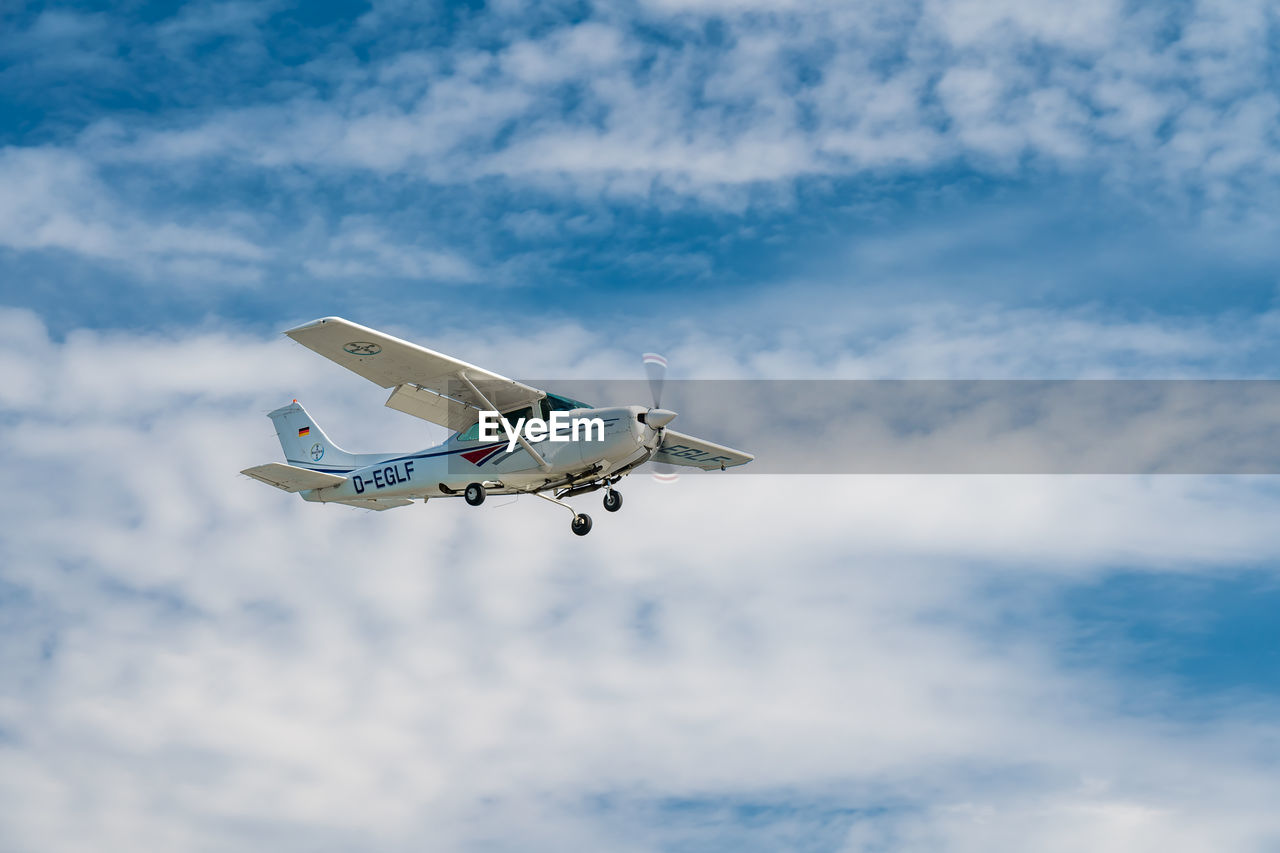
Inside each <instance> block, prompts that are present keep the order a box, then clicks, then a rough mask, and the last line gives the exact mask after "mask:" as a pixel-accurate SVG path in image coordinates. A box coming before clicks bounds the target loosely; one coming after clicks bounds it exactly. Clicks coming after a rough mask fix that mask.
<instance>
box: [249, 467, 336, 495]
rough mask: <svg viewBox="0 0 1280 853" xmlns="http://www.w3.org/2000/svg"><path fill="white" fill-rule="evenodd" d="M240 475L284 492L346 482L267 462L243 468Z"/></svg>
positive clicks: (302, 490)
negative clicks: (246, 475) (245, 475)
mask: <svg viewBox="0 0 1280 853" xmlns="http://www.w3.org/2000/svg"><path fill="white" fill-rule="evenodd" d="M240 473H241V474H248V475H249V476H250V477H252V478H253V479H255V480H260V481H261V482H263V483H266V484H267V485H268V486H275V487H276V488H277V489H283V490H284V491H286V492H304V491H306V490H307V489H323V488H324V487H326V486H336V485H338V484H339V483H343V482H346V479H347V478H346V477H339V476H338V475H337V474H322V473H321V472H319V471H310V470H308V469H306V468H298V467H295V466H293V465H285V464H283V463H280V462H268V463H267V464H266V465H257V466H255V467H253V468H245V469H244V470H243V471H241V472H240Z"/></svg>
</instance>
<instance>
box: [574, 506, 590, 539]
mask: <svg viewBox="0 0 1280 853" xmlns="http://www.w3.org/2000/svg"><path fill="white" fill-rule="evenodd" d="M569 529H570V530H572V531H573V532H574V535H576V536H586V535H587V534H588V533H590V532H591V516H589V515H587V514H586V513H585V512H580V513H578V514H577V515H575V516H574V517H573V522H572V523H570V525H569Z"/></svg>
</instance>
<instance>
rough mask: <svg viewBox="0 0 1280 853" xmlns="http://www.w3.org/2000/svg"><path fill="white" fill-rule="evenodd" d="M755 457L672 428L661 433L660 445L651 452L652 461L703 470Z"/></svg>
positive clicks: (716, 468) (740, 462) (747, 460)
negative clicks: (653, 452)
mask: <svg viewBox="0 0 1280 853" xmlns="http://www.w3.org/2000/svg"><path fill="white" fill-rule="evenodd" d="M752 459H755V457H754V456H752V455H751V454H750V453H743V452H742V451H741V450H734V449H733V448H732V447H725V446H724V445H723V444H715V443H714V442H710V441H706V440H704V439H701V438H694V437H693V436H691V435H685V434H684V433H680V432H676V431H675V430H673V429H668V430H664V431H663V433H662V447H660V448H658V452H657V453H655V454H653V457H652V461H654V462H666V463H667V464H669V465H685V466H687V467H690V468H701V469H702V470H704V471H715V470H724V469H725V468H732V467H733V466H735V465H746V464H747V463H748V462H750V461H751V460H752Z"/></svg>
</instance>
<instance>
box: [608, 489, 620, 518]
mask: <svg viewBox="0 0 1280 853" xmlns="http://www.w3.org/2000/svg"><path fill="white" fill-rule="evenodd" d="M604 508H605V509H606V510H607V511H609V512H617V511H618V510H620V509H622V492H619V491H615V490H613V489H610V490H609V491H607V492H605V493H604Z"/></svg>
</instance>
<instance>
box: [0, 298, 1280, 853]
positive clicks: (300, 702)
mask: <svg viewBox="0 0 1280 853" xmlns="http://www.w3.org/2000/svg"><path fill="white" fill-rule="evenodd" d="M0 322H2V324H3V331H4V336H5V340H7V341H10V342H13V343H15V344H20V345H18V346H15V347H13V348H12V350H11V351H10V354H9V355H7V356H6V358H7V359H8V362H7V363H6V365H5V368H6V375H7V376H11V377H13V378H14V381H13V382H9V383H6V388H5V389H4V394H5V397H4V406H3V417H4V418H5V421H6V423H7V424H8V425H9V429H8V430H7V432H6V435H7V440H6V446H5V459H4V462H5V468H6V470H7V471H9V472H10V475H11V478H12V480H13V482H17V483H24V484H38V486H34V485H29V486H27V487H24V488H22V489H10V490H7V491H6V493H5V497H4V499H3V500H4V514H5V518H6V519H7V521H6V530H7V532H6V535H5V537H4V543H3V549H4V552H3V566H4V569H3V573H2V574H0V589H3V595H2V596H0V618H2V619H3V620H4V622H5V624H6V626H7V627H6V643H5V656H6V660H5V666H4V667H3V669H2V670H0V671H2V672H3V676H0V751H3V755H4V761H3V762H0V789H2V790H3V792H4V796H3V797H0V801H3V802H4V803H5V804H6V805H5V807H4V808H3V809H0V826H2V828H3V834H4V837H5V838H6V839H9V843H10V844H11V845H13V846H14V849H16V850H36V849H40V850H58V849H68V850H70V849H80V848H83V847H84V846H86V845H90V846H93V847H95V848H96V849H103V850H111V849H134V848H136V844H137V843H138V839H139V838H149V839H152V840H158V841H159V843H162V844H163V845H164V846H165V847H166V848H167V849H172V850H213V849H228V848H234V847H239V846H244V845H246V844H250V845H259V844H262V843H269V844H271V846H273V847H277V848H279V849H311V850H313V849H330V848H332V849H343V848H350V847H351V846H359V847H362V848H364V849H377V850H402V849H422V848H423V847H424V846H426V847H431V848H434V849H481V848H486V849H493V848H497V849H517V848H518V849H523V850H528V849H548V850H551V849H558V850H559V849H564V848H565V847H566V846H570V847H609V848H611V849H612V848H623V849H634V850H657V849H679V848H681V847H682V846H687V845H694V846H704V847H705V846H713V847H714V846H716V845H725V846H732V847H735V848H737V849H762V850H763V849H777V847H778V846H786V845H791V846H794V847H797V848H798V849H806V848H808V849H843V850H849V851H873V850H881V849H948V850H961V851H963V850H977V849H982V850H1023V849H1027V847H1028V846H1032V847H1035V848H1037V849H1063V850H1066V849H1078V848H1079V847H1080V846H1081V845H1088V846H1090V847H1094V848H1097V849H1102V850H1111V849H1114V850H1117V851H1118V850H1125V851H1132V850H1170V849H1173V850H1202V849H1206V848H1222V847H1230V848H1231V849H1240V850H1249V849H1259V850H1261V849H1265V848H1266V847H1267V846H1268V845H1271V844H1274V843H1275V840H1276V838H1277V836H1278V835H1280V825H1278V824H1277V821H1276V820H1275V818H1274V817H1273V816H1272V810H1271V809H1270V807H1269V804H1270V803H1271V802H1274V800H1275V797H1276V796H1277V794H1278V793H1280V792H1278V791H1277V790H1276V782H1275V776H1274V772H1273V770H1274V766H1273V762H1272V759H1271V758H1270V757H1269V756H1270V746H1269V745H1270V744H1273V743H1274V742H1275V737H1276V732H1275V730H1274V724H1273V720H1274V713H1272V708H1271V705H1272V700H1268V699H1266V698H1265V697H1263V698H1258V697H1254V699H1253V700H1251V702H1249V703H1244V702H1241V703H1238V704H1229V705H1226V706H1213V707H1215V708H1216V710H1215V711H1214V712H1213V713H1212V714H1211V715H1209V716H1208V717H1206V716H1205V715H1204V713H1203V712H1202V710H1197V709H1199V708H1202V707H1203V706H1201V705H1197V704H1196V701H1197V700H1194V699H1192V698H1188V697H1187V696H1185V695H1184V694H1182V693H1174V694H1171V695H1168V698H1166V699H1164V700H1155V701H1154V702H1151V701H1146V702H1145V703H1139V704H1138V705H1136V706H1135V703H1134V700H1135V699H1136V698H1140V697H1146V699H1148V700H1149V699H1151V696H1150V695H1149V691H1153V690H1164V689H1166V688H1165V687H1162V686H1161V685H1160V683H1159V682H1158V681H1156V680H1151V677H1146V678H1139V679H1138V680H1137V681H1131V680H1129V679H1128V677H1125V678H1122V677H1120V676H1119V675H1118V673H1117V671H1115V670H1114V669H1113V668H1111V666H1110V662H1109V661H1108V660H1107V659H1106V657H1105V656H1102V657H1096V658H1093V659H1090V660H1089V661H1088V662H1087V665H1085V666H1083V667H1082V666H1080V665H1079V664H1078V663H1077V664H1075V665H1071V666H1068V665H1066V663H1065V662H1064V658H1063V657H1062V654H1063V652H1064V650H1065V649H1066V648H1069V647H1070V646H1071V644H1072V643H1074V642H1075V640H1076V638H1077V637H1078V634H1079V632H1081V631H1088V630H1089V626H1087V625H1086V626H1082V625H1078V624H1075V623H1073V622H1072V621H1071V619H1070V618H1069V617H1068V615H1067V614H1066V613H1065V611H1064V610H1063V609H1061V608H1060V607H1059V606H1057V605H1056V604H1055V601H1057V599H1058V596H1059V595H1060V594H1061V592H1062V590H1064V589H1071V588H1086V589H1087V588H1088V586H1089V585H1090V584H1092V583H1094V582H1096V581H1097V580H1099V579H1100V578H1103V577H1106V576H1107V575H1108V574H1109V571H1110V570H1109V568H1108V567H1113V566H1125V567H1129V568H1132V569H1138V570H1140V571H1143V572H1149V573H1155V574H1156V575H1161V574H1165V575H1169V576H1185V575H1199V576H1204V577H1206V578H1212V577H1214V576H1215V575H1217V574H1219V573H1222V572H1224V571H1238V570H1239V569H1238V568H1236V569H1232V568H1231V567H1244V566H1250V565H1257V564H1259V563H1269V562H1271V561H1274V560H1275V558H1276V556H1277V548H1278V547H1280V540H1277V539H1276V536H1275V533H1274V524H1273V519H1274V516H1275V511H1276V503H1277V500H1280V495H1278V494H1277V493H1276V491H1275V489H1274V488H1273V487H1272V485H1271V484H1269V483H1268V482H1267V481H1265V480H1251V479H1230V478H1228V479H1212V478H1207V479H1206V478H1157V479H1152V480H1146V479H1140V478H1134V479H1130V478H1052V477H1050V478H1025V477H1023V478H1019V477H1014V478H930V477H923V478H906V477H904V478H839V477H831V478H773V477H757V478H751V477H747V478H734V479H732V480H730V479H716V478H714V477H710V476H708V477H689V478H685V479H684V480H682V481H681V483H680V484H678V485H677V486H675V487H664V486H661V485H658V484H654V483H650V482H648V481H647V480H645V479H644V478H640V477H636V478H631V479H630V480H628V481H627V483H626V484H625V486H626V490H627V492H628V503H627V506H626V508H625V509H624V511H623V513H621V514H620V515H619V516H616V517H603V516H605V514H603V513H599V515H601V516H602V518H601V520H600V523H599V524H597V530H596V531H595V532H593V534H592V535H591V536H590V537H588V538H586V539H577V538H576V537H573V536H571V535H570V533H569V531H568V530H567V529H566V525H565V524H564V518H562V515H563V514H562V513H559V512H553V511H550V508H548V507H543V506H541V505H540V504H539V505H538V506H534V505H531V504H526V503H525V502H524V501H517V502H514V503H512V504H509V505H497V504H498V503H499V502H497V501H491V502H490V503H487V504H486V505H485V507H484V508H483V509H482V510H472V509H471V508H469V507H465V506H463V505H461V504H460V502H447V501H438V502H432V503H430V504H429V505H427V506H425V507H422V506H419V507H410V508H405V509H402V510H396V511H393V512H388V513H383V514H373V513H361V512H358V511H353V510H347V509H345V508H339V507H317V506H312V505H306V504H303V502H301V501H297V500H295V499H293V498H291V497H289V496H286V495H282V494H280V493H277V492H274V491H272V490H270V489H266V488H264V487H262V486H261V485H260V484H256V483H253V482H250V481H248V480H245V479H244V478H239V477H237V476H236V475H235V471H237V470H238V469H239V468H241V467H243V466H244V465H247V464H251V463H255V462H259V461H267V460H269V459H272V458H275V457H276V455H277V449H276V448H275V446H274V436H273V435H272V433H271V429H270V426H269V423H268V422H267V420H266V419H265V418H264V417H262V416H261V413H262V412H264V411H266V410H267V409H269V408H271V407H272V406H273V405H275V404H276V403H278V402H279V401H280V399H282V398H285V397H287V395H291V394H295V395H299V396H302V397H303V398H304V399H306V400H307V402H308V404H309V405H310V406H311V408H312V410H313V411H314V412H315V413H316V414H317V416H318V417H320V418H321V420H322V421H323V422H324V423H325V425H326V429H328V430H330V431H331V432H333V433H334V434H335V435H337V436H340V437H341V438H340V440H342V441H347V442H350V443H351V444H360V443H361V441H360V438H361V436H363V437H364V440H365V441H367V442H369V443H373V442H375V441H377V440H381V441H387V442H390V441H393V440H395V441H404V440H407V439H408V437H409V433H410V432H412V431H415V430H417V429H418V428H417V427H416V426H415V425H413V424H407V425H406V424H404V423H403V421H405V420H408V419H406V418H403V416H400V415H397V414H395V413H386V412H383V413H379V412H378V411H377V409H376V407H377V403H378V402H379V401H380V398H381V395H380V393H378V391H377V389H370V388H365V387H363V386H361V385H360V384H358V382H359V381H358V380H356V382H355V383H347V382H346V381H345V380H343V379H342V378H340V377H338V376H336V375H335V374H338V373H340V371H337V370H336V369H334V370H332V371H326V370H324V367H325V365H323V364H317V362H316V360H315V359H314V358H313V357H308V355H307V354H305V353H302V352H301V351H300V350H299V349H298V348H297V347H291V346H288V345H286V344H285V343H284V342H282V341H280V340H278V339H277V340H270V341H268V340H263V339H259V338H254V337H250V336H245V335H242V334H228V333H205V334H197V335H193V336H185V337H182V338H176V337H158V336H154V335H134V334H122V333H116V334H107V335H103V334H98V333H87V332H81V333H77V334H74V335H71V336H69V337H68V338H67V340H66V341H65V342H64V343H55V342H53V341H51V340H49V338H48V337H47V335H46V333H45V331H44V330H43V328H42V327H41V324H40V323H39V322H38V320H36V319H35V318H34V317H32V316H31V315H29V314H24V313H21V312H5V313H4V314H3V315H2V319H0ZM605 349H606V352H607V348H605ZM494 356H496V357H500V356H499V354H498V353H496V352H495V353H494ZM481 358H484V356H482V357H481ZM610 358H618V359H619V360H621V356H620V355H617V356H607V357H606V360H608V359H610ZM263 365H271V369H270V370H264V369H263ZM494 366H497V365H496V364H495V365H494ZM382 416H385V417H382ZM380 417H382V419H381V420H380ZM362 424H363V426H362ZM371 430H372V431H373V432H377V433H381V436H378V435H374V434H372V433H371ZM398 431H401V432H398ZM491 504H492V505H491ZM1135 707H1136V708H1137V710H1135Z"/></svg>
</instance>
